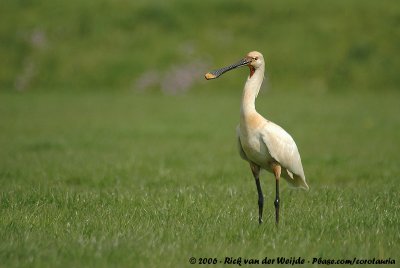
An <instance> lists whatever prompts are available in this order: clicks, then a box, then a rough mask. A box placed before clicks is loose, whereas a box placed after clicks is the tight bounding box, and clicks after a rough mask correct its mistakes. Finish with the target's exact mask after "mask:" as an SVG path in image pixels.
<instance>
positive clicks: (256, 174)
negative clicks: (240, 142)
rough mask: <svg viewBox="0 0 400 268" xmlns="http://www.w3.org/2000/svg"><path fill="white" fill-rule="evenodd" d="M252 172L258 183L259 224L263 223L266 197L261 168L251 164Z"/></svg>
mask: <svg viewBox="0 0 400 268" xmlns="http://www.w3.org/2000/svg"><path fill="white" fill-rule="evenodd" d="M250 168H251V172H253V176H254V179H255V181H256V186H257V192H258V223H260V224H261V223H262V214H263V206H264V196H263V193H262V190H261V184H260V178H259V175H260V167H259V166H257V165H256V164H254V163H250Z"/></svg>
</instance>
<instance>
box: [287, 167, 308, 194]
mask: <svg viewBox="0 0 400 268" xmlns="http://www.w3.org/2000/svg"><path fill="white" fill-rule="evenodd" d="M287 173H288V175H289V176H283V177H284V178H285V179H286V181H287V182H288V183H289V185H290V186H291V187H293V188H301V189H304V190H309V189H310V188H309V187H308V185H307V183H306V179H305V178H304V177H301V176H299V175H296V174H293V173H291V172H290V171H288V170H287Z"/></svg>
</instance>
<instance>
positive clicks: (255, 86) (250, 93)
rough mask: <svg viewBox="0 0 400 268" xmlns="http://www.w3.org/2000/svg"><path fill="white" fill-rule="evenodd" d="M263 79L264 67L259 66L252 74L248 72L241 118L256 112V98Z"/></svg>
mask: <svg viewBox="0 0 400 268" xmlns="http://www.w3.org/2000/svg"><path fill="white" fill-rule="evenodd" d="M263 79H264V66H261V67H260V68H258V69H257V70H255V71H254V72H253V73H252V72H250V75H249V77H248V78H247V81H246V84H245V85H244V89H243V96H242V107H241V111H240V113H241V116H242V117H246V116H248V115H250V114H252V113H255V112H256V106H255V102H256V98H257V95H258V92H259V91H260V87H261V84H262V82H263Z"/></svg>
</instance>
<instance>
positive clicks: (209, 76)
mask: <svg viewBox="0 0 400 268" xmlns="http://www.w3.org/2000/svg"><path fill="white" fill-rule="evenodd" d="M248 63H249V61H248V60H247V59H246V58H244V59H242V60H240V61H238V62H236V63H234V64H232V65H229V66H226V67H222V68H220V69H217V70H214V71H211V72H209V73H206V74H205V75H204V76H205V78H206V79H207V80H211V79H215V78H218V77H220V76H221V75H223V74H224V73H226V72H228V71H230V70H233V69H235V68H237V67H241V66H244V65H247V64H248Z"/></svg>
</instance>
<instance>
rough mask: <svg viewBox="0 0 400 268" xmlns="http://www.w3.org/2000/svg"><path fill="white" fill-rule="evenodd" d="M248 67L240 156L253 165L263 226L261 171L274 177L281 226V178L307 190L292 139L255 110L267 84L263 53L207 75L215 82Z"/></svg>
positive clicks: (275, 202) (276, 213) (241, 124)
mask: <svg viewBox="0 0 400 268" xmlns="http://www.w3.org/2000/svg"><path fill="white" fill-rule="evenodd" d="M241 66H248V67H249V69H250V74H249V76H248V77H247V81H246V83H245V85H244V89H243V96H242V103H241V109H240V123H239V125H238V126H237V128H236V133H237V141H238V149H239V154H240V156H241V157H242V158H243V159H244V160H246V161H247V162H249V163H250V168H251V171H252V173H253V177H254V179H255V182H256V186H257V192H258V222H259V223H260V224H261V223H262V215H263V206H264V196H263V193H262V190H261V185H260V179H259V175H260V170H261V169H264V170H267V171H269V172H271V173H273V174H274V175H275V183H276V196H275V201H274V206H275V221H276V224H278V223H279V204H280V198H279V179H280V178H281V176H282V177H283V178H284V179H286V181H287V182H289V184H290V185H291V186H293V187H295V188H302V189H305V190H308V185H307V183H306V177H305V175H304V170H303V166H302V164H301V158H300V153H299V151H298V149H297V145H296V143H295V142H294V140H293V138H292V136H290V135H289V133H287V132H286V131H285V130H284V129H283V128H281V127H280V126H278V125H277V124H275V123H273V122H271V121H269V120H267V119H265V118H264V117H262V116H261V115H260V114H259V113H258V112H257V111H256V108H255V100H256V98H257V95H258V92H259V91H260V87H261V84H262V82H263V80H264V70H265V61H264V57H263V55H262V54H261V53H260V52H257V51H252V52H250V53H248V54H247V55H246V57H244V58H243V59H241V60H240V61H238V62H237V63H235V64H232V65H229V66H226V67H223V68H220V69H217V70H214V71H211V72H209V73H206V74H205V78H206V79H207V80H210V79H215V78H218V77H219V76H221V75H222V74H224V73H226V72H228V71H230V70H233V69H235V68H237V67H241Z"/></svg>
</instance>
